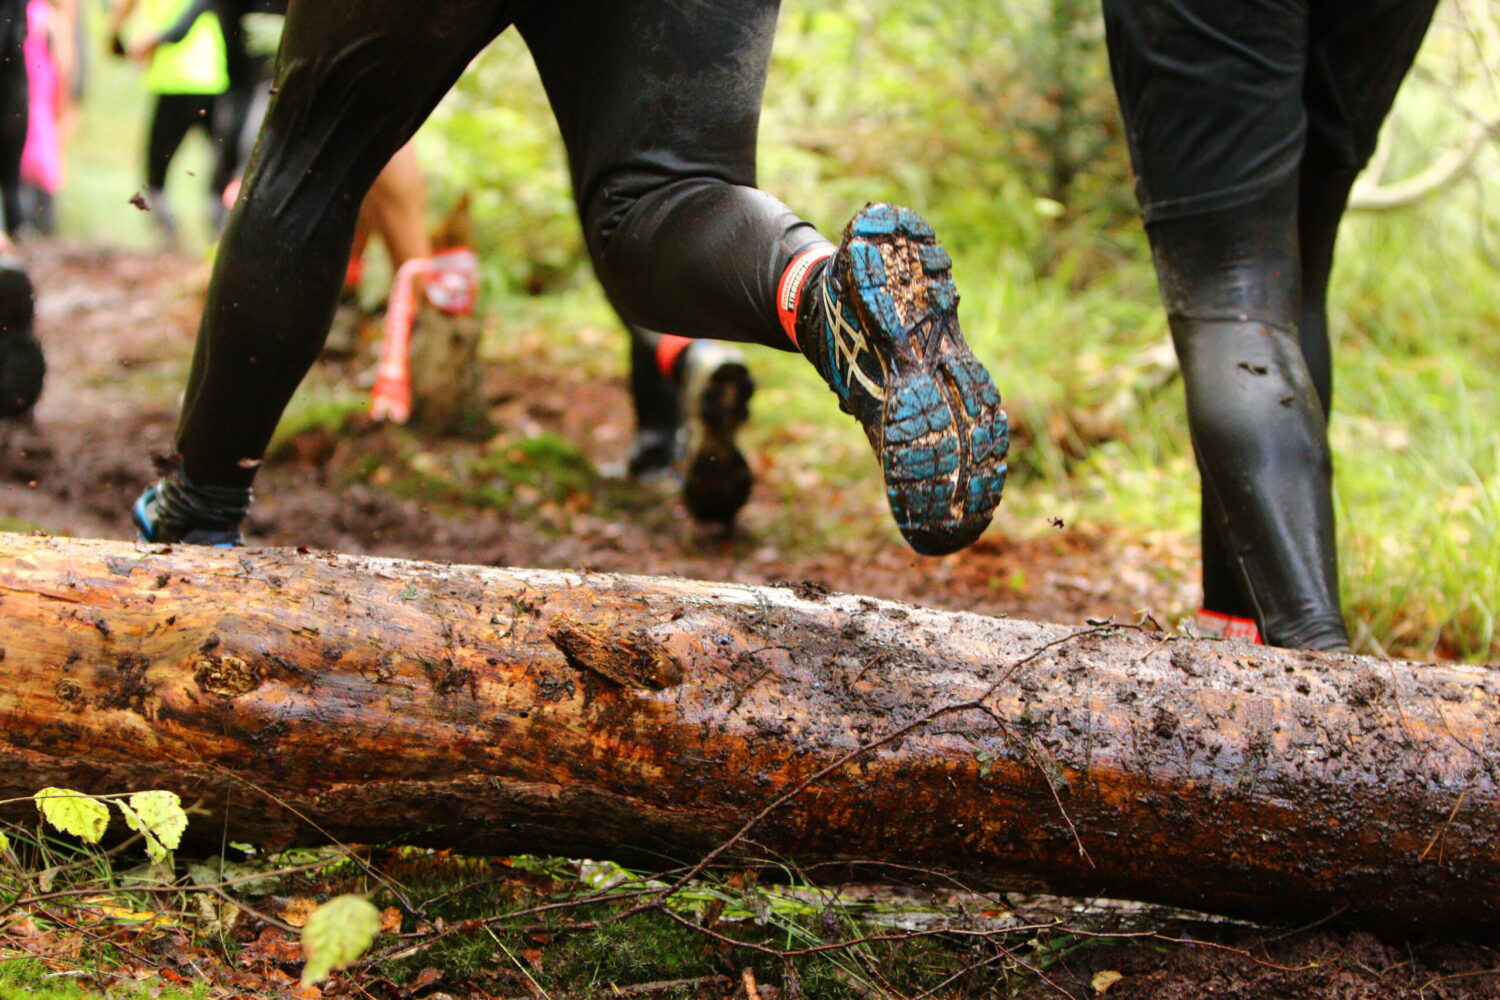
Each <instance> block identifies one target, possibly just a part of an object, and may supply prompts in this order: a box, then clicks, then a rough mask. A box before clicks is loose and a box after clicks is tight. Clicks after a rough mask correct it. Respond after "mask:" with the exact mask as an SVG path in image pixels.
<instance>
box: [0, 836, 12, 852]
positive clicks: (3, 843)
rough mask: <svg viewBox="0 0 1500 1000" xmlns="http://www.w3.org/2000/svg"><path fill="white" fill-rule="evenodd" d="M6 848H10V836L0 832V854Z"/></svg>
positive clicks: (6, 849)
mask: <svg viewBox="0 0 1500 1000" xmlns="http://www.w3.org/2000/svg"><path fill="white" fill-rule="evenodd" d="M8 850H10V838H9V837H7V836H6V835H5V834H3V833H0V854H4V853H5V852H6V851H8Z"/></svg>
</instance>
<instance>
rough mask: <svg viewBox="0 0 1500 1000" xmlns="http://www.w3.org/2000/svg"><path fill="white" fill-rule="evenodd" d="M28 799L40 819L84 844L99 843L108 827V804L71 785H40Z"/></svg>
mask: <svg viewBox="0 0 1500 1000" xmlns="http://www.w3.org/2000/svg"><path fill="white" fill-rule="evenodd" d="M32 798H33V799H35V800H36V807H37V809H39V810H41V813H42V818H43V819H45V820H46V821H47V822H48V823H51V824H52V825H53V826H55V827H57V828H58V829H59V830H61V831H62V832H63V833H71V834H72V835H73V836H75V837H79V838H81V839H82V840H83V841H84V842H85V843H89V844H97V843H99V840H100V838H102V837H103V836H104V829H105V827H107V826H109V807H108V806H106V805H105V804H104V803H103V802H100V801H99V800H98V799H96V798H94V797H93V796H92V795H85V794H83V793H82V792H75V791H73V790H72V789H71V788H43V789H42V790H41V791H39V792H37V793H36V794H35V795H33V796H32Z"/></svg>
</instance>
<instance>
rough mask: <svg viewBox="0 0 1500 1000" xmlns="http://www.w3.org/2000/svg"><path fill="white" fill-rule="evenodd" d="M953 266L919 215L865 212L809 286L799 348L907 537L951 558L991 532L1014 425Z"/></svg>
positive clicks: (890, 208)
mask: <svg viewBox="0 0 1500 1000" xmlns="http://www.w3.org/2000/svg"><path fill="white" fill-rule="evenodd" d="M952 264H953V262H952V260H951V259H950V258H949V256H948V252H947V251H946V250H944V249H943V248H942V247H941V246H940V245H938V242H937V239H936V238H935V237H934V235H933V232H932V227H931V226H929V225H928V224H927V221H926V220H925V219H923V218H922V217H921V216H920V215H918V214H917V213H916V212H913V211H912V210H910V209H907V208H898V207H896V206H894V205H885V204H879V205H867V206H865V208H864V209H863V210H862V211H861V212H859V214H857V215H856V216H855V217H854V218H853V219H852V220H851V221H850V223H849V225H848V227H846V228H845V230H844V240H843V243H842V244H841V245H840V246H839V249H838V253H837V254H835V255H834V257H833V259H832V260H831V261H830V262H829V264H828V265H827V266H826V267H825V268H824V269H823V271H822V273H821V274H819V275H817V276H815V277H814V278H813V279H811V283H810V284H809V286H808V287H807V293H808V294H805V295H804V296H803V302H802V304H801V307H800V308H799V315H798V317H797V328H798V333H799V336H798V341H799V343H800V344H801V346H802V350H803V353H804V354H806V355H807V357H808V360H810V361H811V362H812V363H813V365H814V366H815V367H816V368H817V369H818V372H819V373H820V374H821V375H822V376H823V378H824V380H825V381H827V383H828V384H829V386H830V387H831V388H832V389H833V391H834V392H835V393H836V394H837V395H838V397H839V405H840V407H841V408H842V409H843V410H844V412H845V413H849V414H852V415H853V416H854V417H855V418H856V419H857V420H858V421H859V422H860V424H861V425H862V426H863V427H864V430H865V435H866V436H867V437H868V438H869V440H870V445H871V447H873V448H874V449H875V454H876V455H877V456H878V457H879V459H880V465H881V469H882V470H883V472H884V473H885V485H886V498H887V500H888V501H889V503H890V507H891V513H892V514H894V515H895V518H896V524H897V526H898V527H899V528H900V529H901V534H902V535H904V536H905V537H906V540H907V541H908V542H909V543H910V544H911V547H912V548H913V549H915V550H916V551H917V552H920V553H922V554H923V555H944V554H946V553H949V552H954V551H957V550H958V549H961V548H963V547H964V546H966V545H969V544H971V543H972V542H973V541H974V540H975V539H977V538H978V537H979V536H980V534H982V533H983V532H984V529H985V528H986V527H988V526H989V523H990V517H991V516H992V514H993V512H994V509H995V506H996V505H997V504H999V502H1000V495H1001V492H1002V491H1003V490H1004V488H1005V475H1006V465H1005V453H1006V450H1007V449H1008V448H1009V445H1010V425H1009V423H1008V421H1007V419H1006V416H1005V411H1004V410H1002V409H1001V408H1000V393H999V392H997V391H996V389H995V383H994V382H993V381H992V380H991V379H990V375H989V372H987V371H985V368H984V366H983V365H982V364H980V363H979V361H978V360H977V359H976V358H975V357H974V354H973V352H971V351H970V350H969V347H968V345H967V344H966V343H965V342H964V338H963V333H962V331H961V330H960V329H959V325H958V292H957V290H956V289H955V288H954V285H953V277H952V274H951V273H950V269H951V268H952Z"/></svg>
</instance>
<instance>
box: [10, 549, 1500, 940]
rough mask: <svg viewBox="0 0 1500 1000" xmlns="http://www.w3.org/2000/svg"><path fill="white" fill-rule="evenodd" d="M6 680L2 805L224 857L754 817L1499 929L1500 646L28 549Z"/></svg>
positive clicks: (923, 851) (676, 840)
mask: <svg viewBox="0 0 1500 1000" xmlns="http://www.w3.org/2000/svg"><path fill="white" fill-rule="evenodd" d="M0 677H3V680H4V684H3V689H0V797H12V796H24V795H28V794H29V793H31V792H32V791H34V790H36V789H37V788H39V787H42V786H46V785H61V786H66V787H73V788H78V789H82V790H85V791H93V792H110V791H126V790H134V789H142V788H170V789H173V790H175V791H177V792H179V793H180V794H182V796H183V798H184V800H185V801H187V802H198V803H199V804H200V808H201V809H202V810H204V811H206V815H198V816H197V817H196V818H195V820H194V829H196V830H198V831H209V832H210V833H205V834H204V835H205V836H208V835H211V836H212V837H213V838H214V840H215V841H216V842H217V838H218V837H219V835H220V831H221V829H222V823H223V819H224V817H225V816H226V814H227V817H228V829H229V831H230V836H231V837H232V838H234V839H239V840H251V841H256V842H260V843H262V844H266V845H286V844H292V843H315V842H326V841H327V840H328V839H329V838H331V837H336V838H338V839H341V840H344V841H349V842H357V843H372V842H385V841H390V840H403V841H407V842H412V843H420V844H429V845H438V846H443V847H451V848H455V849H457V850H460V851H466V852H483V853H512V852H538V853H550V854H564V855H569V856H575V857H600V858H613V859H617V860H620V861H622V862H625V863H627V864H632V865H636V866H639V867H643V868H646V869H648V870H661V869H665V868H669V867H672V865H673V864H674V863H678V862H687V863H691V862H694V861H696V860H698V859H699V858H701V857H702V856H703V855H704V854H705V853H706V852H708V851H710V850H712V849H713V848H715V847H717V846H719V845H722V844H724V843H725V842H726V841H730V840H731V839H732V838H734V837H735V836H736V834H737V833H741V831H742V828H744V827H745V826H746V824H747V822H748V821H751V820H755V821H754V822H753V824H751V825H750V826H749V828H748V830H744V831H743V836H742V837H741V838H740V839H738V840H737V841H735V842H734V843H733V845H732V847H731V848H730V849H729V850H728V851H726V852H725V854H724V855H723V858H724V859H726V860H727V859H729V858H731V857H735V856H748V857H755V858H767V857H779V858H785V859H789V860H790V861H793V862H795V863H797V864H799V865H803V866H808V865H817V864H827V863H838V862H861V863H866V862H868V863H871V864H880V863H885V864H887V865H907V866H921V867H924V868H932V869H941V870H944V871H951V872H954V873H957V874H959V875H961V876H963V877H964V878H967V879H969V880H971V881H973V882H976V883H980V884H986V885H990V886H995V887H1005V888H1018V889H1037V890H1046V891H1050V892H1055V893H1060V894H1068V895H1108V896H1114V897H1121V898H1132V899H1142V900H1148V901H1158V902H1165V903H1171V904H1175V905H1180V906H1187V907H1193V908H1197V909H1203V910H1211V911H1216V912H1221V913H1228V914H1233V915H1240V916H1248V917H1253V918H1260V919H1272V920H1303V919H1312V918H1319V917H1322V916H1325V915H1327V914H1329V913H1333V912H1339V913H1342V914H1343V915H1344V916H1345V917H1347V918H1348V919H1350V920H1352V921H1354V922H1358V923H1361V924H1363V925H1366V926H1371V927H1374V928H1377V929H1380V930H1384V931H1388V932H1396V933H1405V932H1411V933H1419V934H1426V933H1455V932H1456V933H1461V934H1465V935H1470V936H1474V935H1477V936H1480V937H1494V936H1495V935H1496V933H1497V931H1500V781H1497V773H1496V763H1497V760H1500V669H1496V668H1494V667H1481V666H1463V665H1453V664H1441V665H1436V664H1413V663H1405V662H1394V661H1381V660H1376V659H1372V658H1363V657H1352V656H1336V655H1327V654H1314V653H1304V652H1288V651H1281V650H1272V649H1262V648H1258V647H1248V646H1242V645H1238V644H1226V643H1208V642H1195V641H1190V640H1187V639H1182V638H1172V637H1166V636H1162V635H1158V634H1147V633H1142V632H1139V631H1136V630H1134V629H1130V628H1118V627H1097V628H1084V629H1077V628H1068V627H1062V626H1050V625H1038V624H1032V623H1027V622H1021V621H1010V620H1002V619H992V618H985V617H980V616H975V615H967V614H953V613H943V612H933V611H927V610H922V609H918V608H914V607H909V606H904V605H897V604H892V603H888V602H883V601H876V600H871V599H868V598H862V597H855V596H843V595H830V594H826V593H824V592H822V591H820V590H819V589H817V588H815V587H812V586H806V585H804V586H798V587H771V588H756V587H750V586H738V585H729V584H715V583H698V582H692V581H685V580H676V579H661V578H647V577H621V576H611V575H603V574H568V573H559V572H546V571H532V570H505V569H486V568H476V567H459V566H440V565H432V564H423V563H413V562H403V561H397V560H387V559H370V558H357V557H347V556H337V555H330V554H324V553H299V552H295V551H291V550H245V551H219V550H204V549H194V548H186V547H181V548H175V549H172V548H165V547H138V546H133V545H130V544H125V543H115V542H96V541H80V540H69V539H56V538H41V537H29V536H17V535H0ZM29 808H30V807H29V806H26V805H22V806H20V807H12V813H11V815H12V816H13V817H25V818H28V819H29V818H31V817H34V812H31V813H28V810H29ZM16 809H19V810H20V811H15V810H16ZM757 817H758V819H757Z"/></svg>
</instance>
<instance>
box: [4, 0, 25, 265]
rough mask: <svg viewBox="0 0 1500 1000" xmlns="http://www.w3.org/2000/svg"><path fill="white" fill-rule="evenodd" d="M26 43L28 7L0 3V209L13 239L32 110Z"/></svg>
mask: <svg viewBox="0 0 1500 1000" xmlns="http://www.w3.org/2000/svg"><path fill="white" fill-rule="evenodd" d="M25 43H26V5H25V4H24V3H19V2H16V0H0V208H3V209H4V212H5V219H4V222H5V232H6V233H7V234H8V235H11V236H14V235H15V234H16V229H17V228H18V227H19V226H20V224H21V153H22V151H23V150H24V149H25V147H26V127H27V121H28V115H29V113H30V107H31V98H30V94H31V91H30V88H29V87H28V85H27V83H26V55H25V51H24V49H23V48H22V46H24V45H25Z"/></svg>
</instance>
